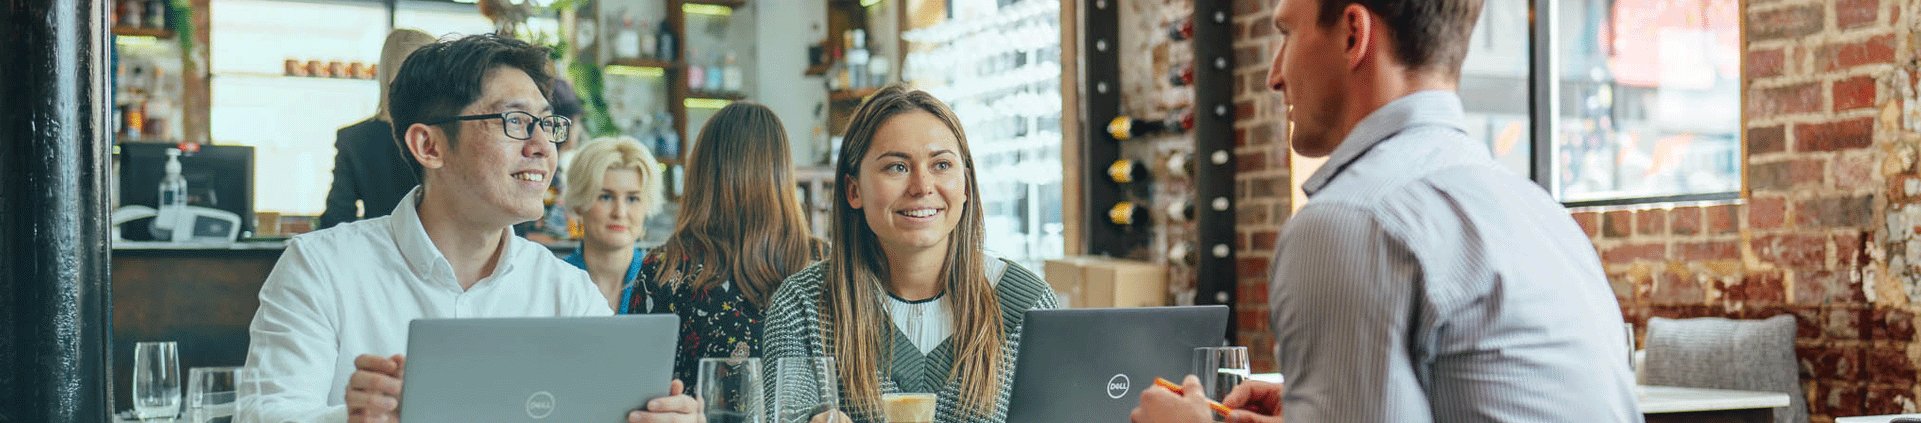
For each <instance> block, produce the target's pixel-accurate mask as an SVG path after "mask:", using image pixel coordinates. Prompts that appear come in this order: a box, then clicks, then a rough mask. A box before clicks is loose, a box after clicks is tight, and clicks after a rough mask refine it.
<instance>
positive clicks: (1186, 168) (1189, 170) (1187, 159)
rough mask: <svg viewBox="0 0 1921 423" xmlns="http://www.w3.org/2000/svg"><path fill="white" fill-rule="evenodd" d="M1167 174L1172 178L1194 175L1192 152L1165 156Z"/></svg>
mask: <svg viewBox="0 0 1921 423" xmlns="http://www.w3.org/2000/svg"><path fill="white" fill-rule="evenodd" d="M1166 166H1167V175H1168V176H1171V177H1174V178H1189V177H1193V176H1194V153H1174V154H1170V155H1168V156H1167V164H1166Z"/></svg>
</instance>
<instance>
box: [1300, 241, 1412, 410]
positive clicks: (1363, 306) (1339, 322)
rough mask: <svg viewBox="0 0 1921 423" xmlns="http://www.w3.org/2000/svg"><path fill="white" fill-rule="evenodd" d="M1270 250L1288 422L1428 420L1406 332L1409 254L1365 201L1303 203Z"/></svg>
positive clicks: (1408, 326)
mask: <svg viewBox="0 0 1921 423" xmlns="http://www.w3.org/2000/svg"><path fill="white" fill-rule="evenodd" d="M1291 220H1292V221H1291V222H1289V224H1288V228H1287V230H1286V232H1285V233H1284V234H1283V235H1282V239H1281V241H1280V244H1279V245H1280V248H1279V250H1278V251H1276V253H1275V263H1274V267H1273V269H1272V272H1273V279H1272V280H1271V281H1270V283H1271V286H1270V288H1269V289H1270V290H1271V294H1270V297H1271V299H1272V303H1271V307H1273V309H1272V313H1271V317H1270V318H1271V319H1273V321H1272V324H1273V328H1274V332H1275V339H1276V344H1277V348H1276V351H1277V353H1278V355H1279V357H1278V359H1279V360H1278V361H1279V365H1280V369H1281V373H1282V374H1283V375H1285V376H1286V377H1287V382H1288V383H1287V388H1286V392H1285V394H1283V396H1282V403H1283V405H1284V408H1283V410H1284V412H1285V413H1286V416H1285V417H1286V420H1287V421H1290V422H1334V421H1373V422H1428V421H1431V419H1432V416H1431V413H1430V412H1429V406H1428V403H1427V400H1426V396H1425V394H1424V393H1423V389H1422V387H1421V383H1420V378H1419V376H1417V375H1418V373H1417V368H1416V365H1415V363H1414V362H1413V360H1412V358H1411V357H1412V354H1411V353H1410V351H1411V349H1410V348H1411V346H1410V341H1409V339H1410V338H1409V332H1410V331H1411V330H1412V328H1411V327H1412V326H1413V325H1414V323H1413V318H1414V317H1415V315H1414V314H1413V313H1414V308H1415V303H1414V301H1415V298H1417V297H1416V295H1417V294H1418V293H1419V290H1420V289H1421V273H1420V270H1419V269H1420V267H1419V264H1418V262H1417V261H1416V260H1415V257H1414V255H1413V254H1412V252H1410V251H1409V250H1408V249H1407V247H1406V246H1405V245H1404V244H1403V243H1401V242H1400V241H1398V240H1396V239H1395V238H1394V237H1393V236H1392V235H1390V234H1389V233H1387V232H1386V231H1383V230H1382V228H1381V226H1380V224H1379V222H1378V221H1377V220H1376V218H1375V217H1374V216H1373V215H1371V214H1370V213H1368V212H1367V211H1366V210H1362V209H1359V208H1354V207H1348V206H1344V205H1341V204H1331V205H1309V206H1307V207H1304V208H1302V209H1301V211H1300V213H1297V214H1296V215H1295V216H1294V217H1293V218H1292V219H1291Z"/></svg>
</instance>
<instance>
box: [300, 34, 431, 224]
mask: <svg viewBox="0 0 1921 423" xmlns="http://www.w3.org/2000/svg"><path fill="white" fill-rule="evenodd" d="M433 42H434V37H433V36H431V35H427V33H425V32H420V30H417V29H407V28H401V29H395V30H394V31H393V32H391V33H388V34H387V42H386V43H385V44H384V45H382V46H381V48H380V67H379V68H378V69H375V73H377V74H379V78H380V102H379V103H378V104H377V105H376V106H374V107H376V109H375V110H374V116H373V117H370V118H367V120H363V121H360V122H359V123H355V124H353V125H348V126H346V127H344V128H340V130H339V131H338V132H335V133H334V179H333V186H332V187H331V188H329V189H328V190H327V208H326V210H324V211H322V212H321V213H320V227H319V228H315V229H326V228H331V227H333V226H334V225H338V224H341V223H346V222H352V221H355V220H360V219H372V218H376V217H381V216H386V215H387V214H388V213H392V212H393V210H394V206H396V205H399V204H400V197H403V196H406V195H407V191H411V190H413V189H414V186H415V185H420V163H419V162H417V161H414V158H413V155H411V154H407V153H406V151H405V149H404V148H402V147H401V146H400V142H399V141H396V140H394V130H393V123H391V122H392V121H393V119H392V118H390V117H388V116H387V86H388V85H391V84H393V82H394V75H397V74H399V73H400V63H401V62H404V61H406V60H407V55H409V54H413V52H414V50H419V49H420V46H424V45H428V44H433Z"/></svg>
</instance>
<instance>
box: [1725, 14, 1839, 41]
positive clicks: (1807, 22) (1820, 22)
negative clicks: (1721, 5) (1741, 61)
mask: <svg viewBox="0 0 1921 423" xmlns="http://www.w3.org/2000/svg"><path fill="white" fill-rule="evenodd" d="M1822 12H1823V11H1822V8H1821V7H1820V6H1802V7H1789V8H1782V9H1775V10H1770V11H1766V12H1758V13H1750V14H1748V19H1747V20H1746V24H1747V28H1746V30H1745V31H1742V32H1744V33H1746V35H1747V38H1748V40H1749V41H1760V40H1772V39H1778V38H1795V37H1800V36H1804V35H1808V34H1813V33H1815V32H1818V31H1820V30H1821V27H1822V26H1825V23H1826V22H1824V20H1825V19H1826V18H1827V17H1826V16H1825V14H1824V13H1822Z"/></svg>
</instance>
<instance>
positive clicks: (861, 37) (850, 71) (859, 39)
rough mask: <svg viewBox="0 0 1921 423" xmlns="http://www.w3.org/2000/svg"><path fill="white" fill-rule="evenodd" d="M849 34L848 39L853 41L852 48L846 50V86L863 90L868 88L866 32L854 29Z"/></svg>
mask: <svg viewBox="0 0 1921 423" xmlns="http://www.w3.org/2000/svg"><path fill="white" fill-rule="evenodd" d="M849 32H851V35H849V36H848V38H849V39H851V40H853V41H852V42H853V47H852V48H848V49H847V78H848V81H847V85H848V86H850V87H853V88H865V87H867V86H868V83H867V60H868V59H869V58H870V57H869V56H868V54H867V31H866V30H863V29H854V30H852V31H849Z"/></svg>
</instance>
